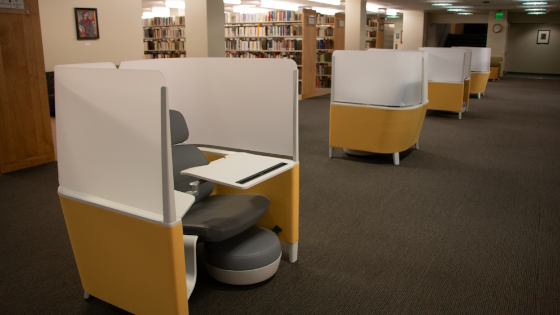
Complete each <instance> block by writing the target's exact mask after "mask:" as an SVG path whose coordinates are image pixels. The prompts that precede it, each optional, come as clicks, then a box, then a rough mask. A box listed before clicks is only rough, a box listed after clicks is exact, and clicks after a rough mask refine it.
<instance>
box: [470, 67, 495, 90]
mask: <svg viewBox="0 0 560 315" xmlns="http://www.w3.org/2000/svg"><path fill="white" fill-rule="evenodd" d="M489 76H490V72H471V93H473V94H478V93H484V91H486V85H487V84H488V77H489Z"/></svg>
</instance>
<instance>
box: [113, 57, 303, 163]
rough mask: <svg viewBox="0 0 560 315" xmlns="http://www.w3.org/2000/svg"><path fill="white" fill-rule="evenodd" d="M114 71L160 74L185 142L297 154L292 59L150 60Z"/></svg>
mask: <svg viewBox="0 0 560 315" xmlns="http://www.w3.org/2000/svg"><path fill="white" fill-rule="evenodd" d="M119 69H121V70H122V69H154V70H159V71H161V72H162V73H163V74H164V76H165V79H166V81H167V84H168V87H169V108H170V109H175V110H178V111H180V112H181V113H182V114H183V116H184V117H185V120H186V121H187V126H188V127H189V139H188V140H187V143H194V144H205V145H214V146H221V147H227V148H236V149H242V150H250V151H257V152H265V153H272V154H280V155H287V156H297V153H296V151H297V102H298V101H297V75H296V74H297V73H296V71H297V65H296V63H295V62H294V61H292V60H287V59H237V58H176V59H156V60H138V61H125V62H123V63H121V65H120V67H119ZM119 71H120V70H119ZM294 80H296V81H294Z"/></svg>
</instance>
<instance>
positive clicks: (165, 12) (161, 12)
mask: <svg viewBox="0 0 560 315" xmlns="http://www.w3.org/2000/svg"><path fill="white" fill-rule="evenodd" d="M152 13H153V14H154V17H170V16H171V13H170V12H169V8H158V7H154V8H152Z"/></svg>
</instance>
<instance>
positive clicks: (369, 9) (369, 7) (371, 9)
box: [366, 3, 379, 12]
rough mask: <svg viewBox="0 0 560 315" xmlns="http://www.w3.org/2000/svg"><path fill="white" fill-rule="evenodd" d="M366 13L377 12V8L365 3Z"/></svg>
mask: <svg viewBox="0 0 560 315" xmlns="http://www.w3.org/2000/svg"><path fill="white" fill-rule="evenodd" d="M366 11H368V12H378V11H379V6H377V5H373V4H369V3H366Z"/></svg>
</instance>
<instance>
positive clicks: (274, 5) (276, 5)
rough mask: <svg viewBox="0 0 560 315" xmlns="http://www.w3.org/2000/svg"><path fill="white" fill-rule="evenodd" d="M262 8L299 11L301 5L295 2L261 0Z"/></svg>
mask: <svg viewBox="0 0 560 315" xmlns="http://www.w3.org/2000/svg"><path fill="white" fill-rule="evenodd" d="M261 7H262V8H270V9H278V10H289V11H298V10H299V5H298V4H294V3H287V2H280V1H265V0H263V1H261Z"/></svg>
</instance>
